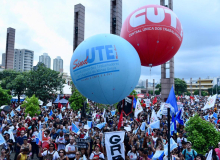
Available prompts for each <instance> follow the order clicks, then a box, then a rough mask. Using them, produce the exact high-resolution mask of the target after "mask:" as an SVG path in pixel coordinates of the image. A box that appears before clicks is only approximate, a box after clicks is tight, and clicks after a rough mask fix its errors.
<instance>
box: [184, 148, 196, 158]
mask: <svg viewBox="0 0 220 160" xmlns="http://www.w3.org/2000/svg"><path fill="white" fill-rule="evenodd" d="M192 152H193V157H194V158H195V157H196V155H195V151H194V149H192ZM183 155H184V158H186V149H184V151H183Z"/></svg>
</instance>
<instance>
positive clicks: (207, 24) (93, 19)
mask: <svg viewBox="0 0 220 160" xmlns="http://www.w3.org/2000/svg"><path fill="white" fill-rule="evenodd" d="M173 2H174V12H175V13H176V15H177V16H178V18H179V19H180V22H181V23H182V26H183V30H184V38H183V43H182V46H181V48H180V50H179V51H178V53H177V54H176V56H175V77H177V78H185V79H189V78H190V77H192V78H194V79H198V78H199V77H201V78H206V77H207V76H210V77H218V76H220V18H219V17H220V1H219V0H173ZM78 3H81V4H83V5H84V6H85V8H86V14H85V39H86V38H88V37H90V36H92V35H95V34H99V33H109V32H110V0H28V1H27V0H0V54H1V53H5V48H6V31H7V28H8V27H12V28H15V29H16V36H15V48H16V49H29V50H33V51H34V65H36V64H37V62H38V61H39V56H40V55H42V54H43V53H48V54H49V55H50V57H51V62H52V63H53V59H54V58H56V57H57V56H61V58H62V59H63V60H64V72H68V73H69V65H70V59H71V56H72V50H73V46H72V43H73V15H74V5H75V4H78ZM159 3H160V0H137V1H134V0H123V17H122V19H123V22H124V20H125V19H126V17H127V16H128V15H129V14H130V13H131V12H132V11H134V10H135V9H137V8H139V7H142V6H144V5H148V4H159ZM166 3H167V2H166ZM0 60H1V56H0ZM0 63H1V61H0ZM52 66H53V65H52V64H51V67H52ZM160 68H161V67H160V66H158V67H153V68H152V69H151V74H150V68H147V67H142V69H141V79H143V80H145V79H146V78H148V79H149V81H152V79H153V78H154V79H156V81H159V79H160V76H161V75H160V72H161V71H160V70H161V69H160Z"/></svg>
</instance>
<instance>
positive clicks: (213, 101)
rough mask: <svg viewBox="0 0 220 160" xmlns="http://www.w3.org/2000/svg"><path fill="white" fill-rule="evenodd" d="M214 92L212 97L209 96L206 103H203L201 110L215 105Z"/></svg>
mask: <svg viewBox="0 0 220 160" xmlns="http://www.w3.org/2000/svg"><path fill="white" fill-rule="evenodd" d="M216 96H217V95H216V94H215V95H214V96H212V97H209V98H208V100H207V103H206V104H205V107H204V108H202V110H205V109H208V108H212V107H214V105H215V101H216Z"/></svg>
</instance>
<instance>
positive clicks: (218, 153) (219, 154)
mask: <svg viewBox="0 0 220 160" xmlns="http://www.w3.org/2000/svg"><path fill="white" fill-rule="evenodd" d="M215 152H216V155H217V156H218V158H219V159H220V149H219V148H216V149H215Z"/></svg>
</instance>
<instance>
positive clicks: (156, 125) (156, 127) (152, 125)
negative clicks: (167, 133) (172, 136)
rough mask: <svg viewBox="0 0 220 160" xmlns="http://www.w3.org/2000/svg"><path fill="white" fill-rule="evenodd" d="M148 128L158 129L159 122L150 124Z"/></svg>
mask: <svg viewBox="0 0 220 160" xmlns="http://www.w3.org/2000/svg"><path fill="white" fill-rule="evenodd" d="M150 128H152V129H160V120H158V121H156V122H153V123H151V124H150Z"/></svg>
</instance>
